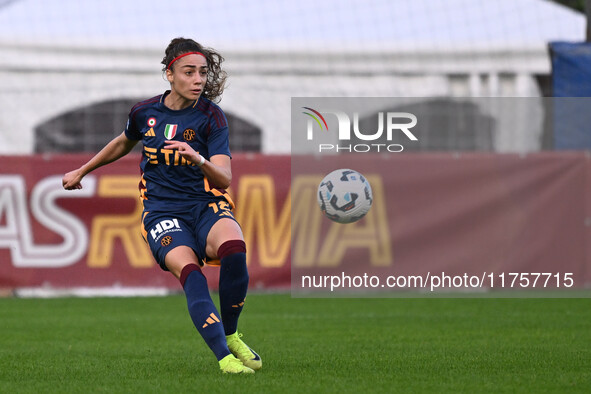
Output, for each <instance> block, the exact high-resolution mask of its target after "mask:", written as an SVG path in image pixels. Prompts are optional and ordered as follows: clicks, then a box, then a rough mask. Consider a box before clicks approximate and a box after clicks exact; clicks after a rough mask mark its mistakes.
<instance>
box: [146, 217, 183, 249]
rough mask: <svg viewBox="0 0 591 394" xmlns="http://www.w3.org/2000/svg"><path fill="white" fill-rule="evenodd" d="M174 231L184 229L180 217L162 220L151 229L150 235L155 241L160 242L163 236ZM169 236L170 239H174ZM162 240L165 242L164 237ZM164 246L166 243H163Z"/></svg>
mask: <svg viewBox="0 0 591 394" xmlns="http://www.w3.org/2000/svg"><path fill="white" fill-rule="evenodd" d="M173 231H182V230H181V226H180V225H179V221H178V219H165V220H161V221H160V222H158V224H156V225H155V226H154V227H152V228H151V229H150V235H151V236H152V239H153V240H154V241H155V242H158V240H159V239H160V238H161V237H163V236H164V235H166V234H168V233H171V232H173ZM165 238H166V237H165ZM169 238H170V241H172V237H169ZM162 242H164V239H162ZM162 246H166V245H164V243H162Z"/></svg>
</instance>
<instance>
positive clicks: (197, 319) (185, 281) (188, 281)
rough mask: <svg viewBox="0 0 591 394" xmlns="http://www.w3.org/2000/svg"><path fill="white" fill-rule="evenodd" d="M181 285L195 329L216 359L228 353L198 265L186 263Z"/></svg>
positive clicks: (224, 338) (221, 327)
mask: <svg viewBox="0 0 591 394" xmlns="http://www.w3.org/2000/svg"><path fill="white" fill-rule="evenodd" d="M180 282H181V285H182V286H183V289H184V290H185V296H186V297H187V307H188V308H189V314H190V315H191V319H192V320H193V324H194V325H195V327H196V328H197V331H199V333H200V334H201V336H202V337H203V339H204V340H205V343H207V345H208V346H209V348H210V349H211V350H212V351H213V353H214V354H215V356H216V357H217V359H218V361H219V360H221V359H222V358H224V357H225V356H227V355H228V354H230V350H228V345H227V344H226V337H225V334H224V326H223V324H222V323H221V322H220V318H219V315H218V312H217V310H216V308H215V305H214V304H213V301H212V300H211V296H210V295H209V289H208V288H207V280H206V279H205V276H204V275H203V273H202V272H201V269H200V268H199V266H197V265H195V264H188V265H187V266H185V267H184V268H183V271H182V272H181V277H180Z"/></svg>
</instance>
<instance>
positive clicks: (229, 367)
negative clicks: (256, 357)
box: [220, 354, 254, 373]
mask: <svg viewBox="0 0 591 394" xmlns="http://www.w3.org/2000/svg"><path fill="white" fill-rule="evenodd" d="M220 369H221V370H222V372H223V373H254V371H253V370H252V369H251V368H248V367H246V366H244V364H242V361H240V360H238V359H237V358H236V357H234V356H233V355H231V354H228V355H227V356H226V357H224V358H222V359H221V360H220Z"/></svg>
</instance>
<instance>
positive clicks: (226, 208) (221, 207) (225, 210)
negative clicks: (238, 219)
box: [208, 201, 234, 217]
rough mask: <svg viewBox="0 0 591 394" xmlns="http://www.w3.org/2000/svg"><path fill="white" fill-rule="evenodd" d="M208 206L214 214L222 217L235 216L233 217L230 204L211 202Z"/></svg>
mask: <svg viewBox="0 0 591 394" xmlns="http://www.w3.org/2000/svg"><path fill="white" fill-rule="evenodd" d="M208 206H210V207H211V209H213V213H219V214H220V216H230V217H234V215H232V211H230V204H228V203H227V202H226V201H218V202H217V203H215V202H210V203H209V204H208Z"/></svg>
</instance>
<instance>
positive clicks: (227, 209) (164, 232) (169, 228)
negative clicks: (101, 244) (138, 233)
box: [142, 200, 236, 271]
mask: <svg viewBox="0 0 591 394" xmlns="http://www.w3.org/2000/svg"><path fill="white" fill-rule="evenodd" d="M224 218H229V219H232V220H234V221H236V219H234V215H233V214H232V206H231V205H230V204H229V203H227V202H226V201H225V200H220V201H208V202H199V203H196V204H195V205H194V206H193V208H192V209H190V210H188V211H167V212H156V211H153V212H146V211H144V213H143V214H142V235H143V237H144V240H145V241H146V242H147V243H148V245H149V246H150V250H151V251H152V255H153V256H154V258H155V259H156V262H158V264H159V265H160V268H162V269H163V270H165V271H168V268H166V265H165V264H164V258H165V257H166V254H167V253H168V252H170V251H171V250H172V249H174V248H175V247H177V246H181V245H184V246H188V247H190V248H191V249H193V251H194V252H195V254H196V255H197V258H198V259H199V261H200V263H201V265H203V264H204V263H208V264H211V265H219V261H215V260H213V261H212V260H210V259H208V258H207V256H206V254H205V247H206V245H207V235H208V234H209V230H211V228H212V227H213V225H214V224H215V223H216V222H217V221H218V220H220V219H224Z"/></svg>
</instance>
